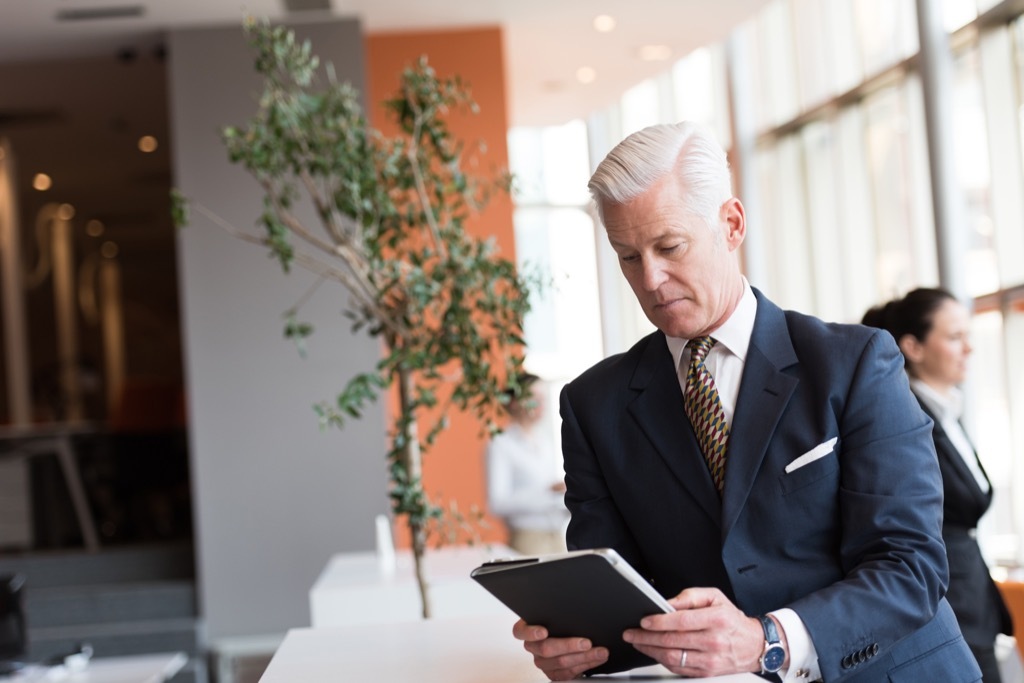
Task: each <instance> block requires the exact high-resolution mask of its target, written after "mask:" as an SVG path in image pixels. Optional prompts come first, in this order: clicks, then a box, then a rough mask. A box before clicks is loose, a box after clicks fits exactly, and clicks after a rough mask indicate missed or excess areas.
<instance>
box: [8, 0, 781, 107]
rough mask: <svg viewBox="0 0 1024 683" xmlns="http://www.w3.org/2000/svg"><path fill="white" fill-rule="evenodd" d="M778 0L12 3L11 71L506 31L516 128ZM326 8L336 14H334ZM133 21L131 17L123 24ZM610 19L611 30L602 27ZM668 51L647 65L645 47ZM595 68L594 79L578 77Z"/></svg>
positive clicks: (575, 103)
mask: <svg viewBox="0 0 1024 683" xmlns="http://www.w3.org/2000/svg"><path fill="white" fill-rule="evenodd" d="M765 2H766V0H599V1H596V2H595V0H2V2H0V63H4V62H12V61H27V60H42V59H52V58H56V57H82V56H90V55H91V56H99V55H110V54H114V53H117V52H119V51H123V50H132V51H140V50H148V49H150V48H151V47H153V46H155V45H157V44H159V42H160V39H161V38H160V34H161V32H162V31H163V30H165V29H167V28H171V27H182V26H190V25H197V24H209V23H221V24H225V23H231V22H239V23H240V22H241V20H242V17H243V15H244V13H249V14H252V15H253V16H258V17H268V18H270V19H282V18H285V17H286V16H288V15H289V14H293V13H298V12H302V13H303V14H305V15H307V16H312V13H313V12H321V13H325V14H326V13H329V14H331V15H335V16H344V17H357V18H359V19H360V21H361V22H362V24H363V26H364V29H365V30H366V31H367V32H376V31H400V30H422V29H440V28H446V27H447V28H451V27H465V26H488V25H491V26H493V25H499V26H501V27H502V29H503V34H504V37H505V49H506V64H507V65H508V67H507V69H508V71H507V74H506V76H507V78H508V81H509V83H510V89H509V97H510V101H511V106H510V115H511V124H512V125H552V124H560V123H564V122H566V121H569V120H571V119H573V118H578V117H583V116H586V115H587V114H588V113H590V112H592V111H594V110H596V109H599V108H602V107H605V106H607V105H609V104H611V103H612V102H614V101H615V99H616V98H617V97H618V96H619V95H620V94H621V93H622V92H623V91H625V90H626V89H627V88H629V87H631V86H633V85H635V84H637V83H639V82H640V81H642V80H643V79H645V78H647V77H649V76H652V75H655V74H657V73H659V72H663V71H665V70H667V69H668V68H669V65H670V64H671V60H675V59H679V58H681V57H683V56H685V55H686V54H687V53H689V52H690V51H692V50H693V49H695V48H697V47H700V46H702V45H706V44H709V43H711V42H715V41H717V40H719V39H721V38H723V37H724V36H725V35H726V34H727V33H728V31H729V29H731V28H732V27H734V26H735V25H736V24H737V23H739V22H741V21H743V20H744V19H746V18H748V17H750V16H751V15H752V14H753V13H754V12H755V11H756V9H757V8H758V7H760V6H761V5H763V4H765ZM324 8H326V9H324ZM119 14H124V15H128V16H119ZM598 14H604V15H609V16H611V17H613V18H614V20H615V28H614V29H613V30H611V31H609V32H606V33H602V32H598V31H597V30H595V28H594V25H593V21H594V17H595V16H596V15H598ZM646 45H657V46H665V47H666V48H667V51H666V53H667V59H666V60H664V61H644V60H642V59H641V58H640V56H639V51H640V49H641V48H642V47H643V46H646ZM581 67H589V68H590V69H593V74H594V80H593V82H591V83H588V84H583V83H580V82H578V81H577V77H576V74H577V70H578V69H580V68H581Z"/></svg>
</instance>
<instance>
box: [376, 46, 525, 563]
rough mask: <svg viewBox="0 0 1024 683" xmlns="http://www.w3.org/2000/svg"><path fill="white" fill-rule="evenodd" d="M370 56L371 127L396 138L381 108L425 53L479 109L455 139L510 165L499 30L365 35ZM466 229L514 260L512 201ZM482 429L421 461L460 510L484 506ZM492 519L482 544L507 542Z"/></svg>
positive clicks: (404, 537)
mask: <svg viewBox="0 0 1024 683" xmlns="http://www.w3.org/2000/svg"><path fill="white" fill-rule="evenodd" d="M366 51H367V59H366V62H367V71H368V73H367V79H366V83H367V98H366V103H367V104H366V106H367V112H368V116H369V119H370V123H371V125H372V126H373V127H374V128H376V129H377V130H380V131H381V132H383V133H385V134H386V135H394V134H395V132H396V129H395V127H394V125H393V123H392V122H391V121H390V120H389V119H388V118H387V117H386V113H385V110H384V108H383V107H382V106H381V104H380V103H381V102H382V101H383V100H385V99H387V98H389V97H390V96H391V95H392V94H393V93H394V92H395V90H396V88H397V87H398V82H399V80H398V79H399V75H400V74H401V72H402V70H403V69H405V68H406V67H407V66H409V65H410V64H412V63H413V62H414V61H415V60H417V59H418V58H419V57H420V56H423V55H426V57H427V62H428V63H429V64H430V65H431V66H432V67H433V68H434V70H435V71H436V72H437V75H438V76H439V77H440V78H446V77H450V76H456V75H457V76H459V77H460V78H461V79H462V81H463V82H464V83H466V84H467V85H468V86H469V88H470V91H471V94H472V96H473V99H474V100H475V101H476V103H477V104H478V105H479V108H480V111H479V113H477V114H475V115H473V114H468V113H461V112H457V113H455V114H454V115H453V116H451V117H450V119H449V124H450V127H451V130H452V132H453V133H454V135H455V136H456V137H457V138H460V139H462V140H464V141H465V142H466V145H467V149H468V148H469V147H471V146H472V145H475V144H476V143H477V142H481V141H482V142H483V143H485V144H486V154H485V155H484V156H483V157H482V159H481V161H482V162H483V165H482V167H481V170H482V171H483V172H484V173H485V174H489V175H492V174H493V173H494V172H495V171H497V170H500V169H505V168H507V167H508V145H507V139H506V135H507V133H508V117H507V110H508V107H507V104H506V97H505V91H506V89H505V61H504V54H503V49H502V37H501V30H500V29H499V28H480V29H472V30H459V31H438V32H429V33H419V32H417V33H381V34H372V35H369V36H367V38H366ZM467 228H468V230H469V232H470V233H471V234H474V235H477V236H480V237H489V236H493V237H495V239H496V240H497V243H498V246H499V248H500V254H501V255H502V256H503V257H505V258H507V259H510V260H513V261H514V260H515V244H514V233H513V229H512V202H511V199H510V198H509V197H508V196H506V195H497V196H495V197H494V199H492V200H491V203H490V204H488V206H487V208H486V210H485V211H484V212H483V213H482V214H481V215H480V216H477V217H475V218H474V219H473V220H472V221H471V222H470V223H469V224H468V225H467ZM396 406H397V400H396V399H395V398H394V397H392V401H391V405H390V409H391V411H392V414H394V410H395V408H396ZM479 431H480V429H479V426H478V424H477V423H476V422H475V421H474V420H473V419H471V418H470V417H468V416H465V415H453V416H452V420H451V426H450V427H449V428H448V430H447V431H445V433H443V434H442V435H441V436H440V437H439V438H438V440H437V441H436V442H435V445H434V446H433V447H432V448H431V450H430V451H429V452H428V453H427V454H426V456H425V457H424V462H423V480H424V485H425V486H426V488H427V491H428V493H429V494H430V495H431V497H432V498H433V499H434V500H435V501H436V502H443V501H447V500H450V499H454V500H456V501H458V504H459V509H460V510H463V511H466V510H468V509H469V507H470V506H471V505H474V504H475V505H478V506H480V507H484V505H485V502H486V495H485V480H484V460H483V451H484V446H485V441H484V439H483V438H481V436H480V435H479V433H478V432H479ZM487 522H488V528H486V529H483V538H484V540H486V541H492V542H503V541H505V539H506V537H507V536H506V532H505V529H504V527H503V526H502V525H501V523H500V522H498V521H496V520H494V519H493V518H491V517H488V518H487ZM396 527H397V528H396V540H397V542H398V543H399V544H401V545H403V546H407V545H408V542H409V536H408V533H407V532H406V531H405V527H404V522H400V523H398V524H397V525H396Z"/></svg>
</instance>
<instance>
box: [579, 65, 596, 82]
mask: <svg viewBox="0 0 1024 683" xmlns="http://www.w3.org/2000/svg"><path fill="white" fill-rule="evenodd" d="M576 80H577V81H579V82H580V83H582V84H584V85H587V84H589V83H593V82H594V81H596V80H597V72H596V71H594V69H593V68H592V67H589V66H581V67H580V68H578V69H576Z"/></svg>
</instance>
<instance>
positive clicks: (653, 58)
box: [637, 45, 672, 62]
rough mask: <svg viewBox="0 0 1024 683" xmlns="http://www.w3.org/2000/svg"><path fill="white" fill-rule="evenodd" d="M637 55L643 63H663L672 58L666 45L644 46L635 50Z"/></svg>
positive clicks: (670, 49) (670, 51)
mask: <svg viewBox="0 0 1024 683" xmlns="http://www.w3.org/2000/svg"><path fill="white" fill-rule="evenodd" d="M637 55H638V56H639V57H640V59H642V60H643V61H645V62H664V61H665V60H666V59H669V58H670V57H671V56H672V48H670V47H669V46H668V45H644V46H642V47H641V48H640V49H639V50H637Z"/></svg>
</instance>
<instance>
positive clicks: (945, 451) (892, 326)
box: [861, 288, 1013, 683]
mask: <svg viewBox="0 0 1024 683" xmlns="http://www.w3.org/2000/svg"><path fill="white" fill-rule="evenodd" d="M861 322H862V323H863V324H865V325H870V326H871V327H879V328H882V329H884V330H887V331H888V332H889V333H890V334H892V336H893V338H894V339H896V343H897V344H899V347H900V351H902V352H903V358H904V360H905V362H906V369H907V374H908V375H909V379H910V388H911V390H912V391H913V392H914V395H915V396H917V400H918V402H920V404H921V407H922V408H923V409H924V411H925V412H926V413H927V414H928V416H929V417H931V418H932V421H933V422H934V423H935V426H934V428H933V431H932V435H933V437H934V439H935V452H936V454H937V455H938V458H939V467H940V469H941V471H942V483H943V489H944V494H945V499H944V503H943V521H942V538H943V540H944V541H945V542H946V554H947V555H948V557H949V589H948V590H947V592H946V599H947V600H949V604H950V605H951V606H952V607H953V611H954V612H955V613H956V616H957V620H958V621H959V622H960V630H961V631H963V634H964V639H965V640H966V641H967V644H968V645H969V646H970V648H971V652H973V653H974V656H975V658H976V659H977V660H978V664H979V665H980V666H981V670H982V674H983V680H984V681H986V683H991V682H993V681H995V682H996V683H998V682H999V681H1000V680H1001V679H1000V676H999V667H998V664H997V662H996V656H995V639H996V635H997V634H999V633H1005V634H1007V635H1012V633H1013V623H1012V621H1011V619H1010V613H1009V611H1008V610H1007V608H1006V604H1005V603H1004V602H1003V599H1002V596H1001V595H1000V593H999V589H998V587H997V586H996V585H995V582H994V581H993V580H992V576H991V574H990V573H989V570H988V567H987V566H986V565H985V560H984V558H983V557H982V555H981V549H980V548H979V547H978V542H977V540H976V537H977V533H976V529H975V527H976V526H977V524H978V520H979V519H980V518H981V516H982V515H984V514H985V511H986V510H988V508H989V505H990V504H991V503H992V484H991V482H990V481H989V479H988V475H987V474H986V473H985V468H984V467H982V465H981V461H980V460H979V459H978V455H977V453H976V452H975V450H974V446H973V445H972V444H971V442H970V440H969V439H968V438H967V434H966V433H965V432H964V429H963V426H962V425H961V423H960V415H961V412H962V407H963V395H962V393H961V392H960V389H959V387H958V385H959V384H961V383H962V382H963V381H964V378H965V377H966V373H967V357H968V356H969V355H970V353H971V344H970V340H969V336H968V332H969V327H970V316H969V314H968V312H967V309H966V308H965V307H964V306H963V305H962V304H961V303H960V302H959V301H957V300H956V298H955V297H954V296H953V295H952V294H950V293H949V292H947V291H945V290H943V289H926V288H920V289H915V290H913V291H912V292H910V293H908V294H907V295H906V296H905V297H903V298H902V299H895V300H893V301H890V302H888V303H886V304H885V305H883V306H876V307H874V308H872V309H871V310H869V311H868V312H867V313H865V314H864V318H863V319H862V321H861Z"/></svg>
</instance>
